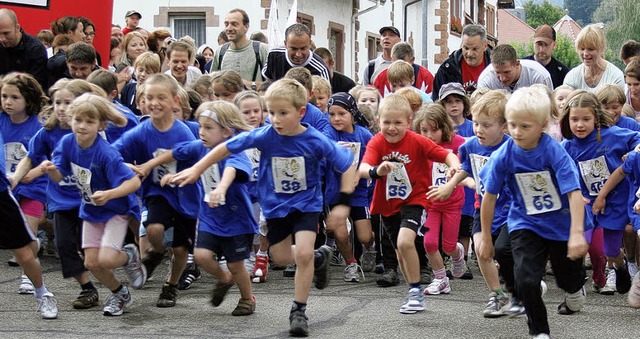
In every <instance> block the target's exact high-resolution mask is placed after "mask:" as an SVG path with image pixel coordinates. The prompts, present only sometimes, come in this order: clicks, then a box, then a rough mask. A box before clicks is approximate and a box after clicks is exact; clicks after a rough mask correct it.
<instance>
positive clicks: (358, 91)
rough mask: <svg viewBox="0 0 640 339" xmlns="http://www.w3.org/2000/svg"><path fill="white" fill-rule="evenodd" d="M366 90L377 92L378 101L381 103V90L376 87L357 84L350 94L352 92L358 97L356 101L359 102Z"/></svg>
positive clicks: (355, 97) (353, 95)
mask: <svg viewBox="0 0 640 339" xmlns="http://www.w3.org/2000/svg"><path fill="white" fill-rule="evenodd" d="M364 92H372V93H375V94H376V96H377V97H378V103H380V92H379V91H378V90H377V89H376V88H375V87H371V86H362V85H356V87H354V88H352V89H351V90H350V91H349V94H351V96H352V97H353V98H354V99H356V102H358V100H360V95H361V94H362V93H364Z"/></svg>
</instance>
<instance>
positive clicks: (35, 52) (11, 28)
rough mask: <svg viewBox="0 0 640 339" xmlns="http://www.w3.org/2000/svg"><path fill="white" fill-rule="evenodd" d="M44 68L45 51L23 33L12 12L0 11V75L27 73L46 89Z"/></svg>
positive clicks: (37, 42)
mask: <svg viewBox="0 0 640 339" xmlns="http://www.w3.org/2000/svg"><path fill="white" fill-rule="evenodd" d="M46 66H47V50H46V49H45V47H44V45H43V44H42V43H41V42H40V40H38V39H37V38H35V37H33V36H31V35H29V34H27V33H25V32H24V30H23V29H22V27H20V24H19V23H18V18H17V17H16V13H15V12H14V11H12V10H10V9H7V8H2V9H0V75H3V74H7V73H11V72H23V73H29V74H31V75H32V76H33V77H34V78H35V79H36V80H38V82H39V83H40V85H41V86H42V88H44V89H46V88H47V81H46V79H47V75H46V72H45V67H46Z"/></svg>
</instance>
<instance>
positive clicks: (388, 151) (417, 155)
mask: <svg viewBox="0 0 640 339" xmlns="http://www.w3.org/2000/svg"><path fill="white" fill-rule="evenodd" d="M447 155H449V152H448V151H447V150H445V149H444V148H442V147H440V146H438V145H437V144H436V143H434V142H433V141H431V140H429V139H427V138H426V137H423V136H422V135H419V134H417V133H415V132H413V131H407V132H406V135H405V136H404V138H402V140H400V141H399V142H397V143H395V144H392V143H389V142H387V140H386V139H385V138H384V136H383V135H382V133H378V134H376V135H374V136H373V138H371V140H370V141H369V143H368V144H367V150H366V151H365V153H364V157H363V158H362V162H363V163H367V164H369V165H371V166H378V165H380V163H382V162H383V161H391V162H398V163H401V164H403V165H404V166H402V168H403V170H400V171H394V172H392V173H389V174H387V175H386V176H384V177H381V178H379V179H377V180H376V187H375V189H374V191H373V201H372V202H371V213H372V214H382V215H383V216H387V217H388V216H391V215H394V214H396V213H398V212H400V207H402V206H406V205H420V206H422V207H424V209H425V210H428V209H429V202H428V201H427V196H426V194H427V191H428V190H429V186H431V176H430V175H427V174H426V173H425V169H427V168H430V166H429V162H430V161H436V162H442V163H444V162H445V159H446V158H447ZM405 170H406V176H404V175H403V174H404V173H401V172H403V171H405ZM406 177H408V178H406ZM407 179H408V180H407ZM388 181H389V182H388ZM408 184H410V185H408ZM403 198H404V199H403Z"/></svg>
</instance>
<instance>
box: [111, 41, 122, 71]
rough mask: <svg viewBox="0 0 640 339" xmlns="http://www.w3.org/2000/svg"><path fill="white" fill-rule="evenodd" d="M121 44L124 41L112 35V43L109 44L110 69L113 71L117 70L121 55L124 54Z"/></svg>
mask: <svg viewBox="0 0 640 339" xmlns="http://www.w3.org/2000/svg"><path fill="white" fill-rule="evenodd" d="M121 44H122V41H120V40H118V38H116V37H113V36H112V37H111V43H110V44H109V70H110V71H111V72H115V71H116V66H117V65H118V61H119V60H120V55H121V54H122V49H120V45H121Z"/></svg>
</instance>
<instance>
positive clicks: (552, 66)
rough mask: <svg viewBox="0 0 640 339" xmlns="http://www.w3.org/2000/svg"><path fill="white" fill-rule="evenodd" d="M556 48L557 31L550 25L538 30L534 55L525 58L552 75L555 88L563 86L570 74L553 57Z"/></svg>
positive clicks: (567, 69)
mask: <svg viewBox="0 0 640 339" xmlns="http://www.w3.org/2000/svg"><path fill="white" fill-rule="evenodd" d="M555 48H556V30H555V29H553V27H551V26H549V25H542V26H539V27H538V28H536V31H535V33H533V51H534V52H535V54H534V55H530V56H528V57H525V59H527V60H535V61H537V62H539V63H540V64H541V65H542V66H544V68H545V69H546V70H547V72H549V74H550V75H551V81H552V82H553V88H556V87H558V86H561V85H562V83H563V82H564V77H565V76H566V75H567V73H569V68H567V66H565V65H563V64H562V63H561V62H560V61H558V60H556V58H554V57H553V50H554V49H555Z"/></svg>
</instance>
